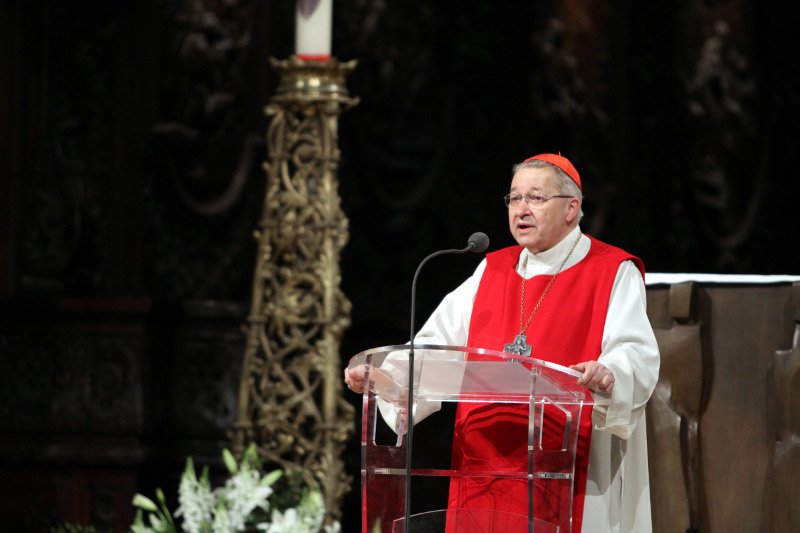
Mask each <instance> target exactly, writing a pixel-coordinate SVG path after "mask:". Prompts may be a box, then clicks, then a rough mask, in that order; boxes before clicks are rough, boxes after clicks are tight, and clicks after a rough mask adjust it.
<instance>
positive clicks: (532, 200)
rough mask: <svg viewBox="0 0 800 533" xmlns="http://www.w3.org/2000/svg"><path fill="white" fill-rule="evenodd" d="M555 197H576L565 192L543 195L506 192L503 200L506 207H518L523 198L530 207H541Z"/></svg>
mask: <svg viewBox="0 0 800 533" xmlns="http://www.w3.org/2000/svg"><path fill="white" fill-rule="evenodd" d="M553 198H574V196H569V195H564V194H554V195H552V196H542V195H541V194H531V193H528V194H526V195H525V196H523V195H521V194H506V195H505V196H503V201H505V203H506V207H517V206H518V205H519V203H520V201H521V200H525V203H526V204H528V206H529V207H541V206H543V205H544V204H545V203H546V202H547V201H548V200H552V199H553Z"/></svg>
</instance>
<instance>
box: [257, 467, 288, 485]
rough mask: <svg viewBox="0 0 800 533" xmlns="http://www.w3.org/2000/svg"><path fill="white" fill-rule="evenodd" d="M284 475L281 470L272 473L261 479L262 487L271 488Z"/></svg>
mask: <svg viewBox="0 0 800 533" xmlns="http://www.w3.org/2000/svg"><path fill="white" fill-rule="evenodd" d="M282 475H283V472H282V471H281V470H273V471H272V472H270V473H269V474H267V475H266V476H264V477H263V478H262V479H261V483H260V485H261V486H263V487H269V486H270V485H272V484H273V483H275V482H276V481H278V480H279V479H280V478H281V476H282Z"/></svg>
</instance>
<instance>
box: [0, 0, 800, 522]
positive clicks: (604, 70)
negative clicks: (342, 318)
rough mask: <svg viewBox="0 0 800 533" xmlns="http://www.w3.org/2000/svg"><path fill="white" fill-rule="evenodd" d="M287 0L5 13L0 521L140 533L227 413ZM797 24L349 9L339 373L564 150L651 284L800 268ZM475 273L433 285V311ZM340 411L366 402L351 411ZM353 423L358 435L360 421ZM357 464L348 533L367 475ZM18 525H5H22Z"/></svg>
mask: <svg viewBox="0 0 800 533" xmlns="http://www.w3.org/2000/svg"><path fill="white" fill-rule="evenodd" d="M294 10H295V3H294V2H292V1H289V0H282V1H281V0H112V1H107V2H92V1H88V0H76V1H72V2H59V1H54V0H9V1H6V2H3V3H2V5H1V6H0V162H1V163H2V164H0V491H2V492H1V493H0V523H2V524H4V527H3V529H4V530H7V531H15V530H19V531H26V530H28V531H39V530H47V529H48V528H49V527H51V526H52V525H54V524H57V523H60V522H63V521H72V522H82V523H85V524H88V523H93V524H96V525H97V526H98V527H102V528H107V529H114V530H118V529H120V528H121V529H125V528H126V527H127V524H129V523H130V520H131V519H132V516H133V510H132V508H131V506H130V498H131V497H132V495H133V493H134V492H137V491H140V492H147V491H150V492H152V490H153V487H155V486H164V487H170V486H173V485H174V484H175V483H176V480H177V477H178V475H179V474H180V471H181V469H182V467H183V462H184V460H185V457H186V456H187V455H191V456H193V457H195V460H196V462H202V463H204V464H210V465H212V466H213V465H217V466H219V457H220V454H219V452H220V450H221V448H222V447H224V446H227V445H228V443H229V433H228V431H229V430H230V429H231V426H232V423H233V421H234V417H235V414H236V406H237V403H236V402H237V394H238V386H239V378H240V371H241V362H242V355H243V350H244V348H243V335H242V326H243V324H244V322H245V319H246V314H247V310H248V308H249V304H250V297H251V294H250V292H251V291H250V287H251V282H252V277H253V267H254V262H255V249H256V244H255V241H254V239H253V230H254V229H255V228H256V226H257V223H258V218H259V214H260V212H261V209H262V202H263V197H264V191H265V174H264V171H263V169H262V163H263V162H264V161H265V160H266V158H267V153H266V147H265V142H264V138H265V132H266V128H267V126H268V124H269V121H268V118H267V117H266V116H265V114H264V112H263V108H264V106H265V105H266V104H267V103H268V101H269V99H270V98H271V97H272V96H273V95H274V93H275V88H276V86H277V84H278V74H277V73H276V71H275V70H274V69H273V68H272V67H271V66H270V64H269V58H271V57H274V58H278V59H286V58H288V57H289V56H290V55H291V54H292V53H293V42H294V41H293V39H294V37H293V35H294ZM798 23H800V12H798V8H797V6H796V4H795V3H794V2H790V1H788V0H777V1H775V2H771V3H770V4H769V7H766V6H765V5H764V4H763V3H759V2H754V1H747V0H727V1H726V0H684V1H678V2H636V1H632V0H620V1H615V2H590V1H587V0H565V1H561V2H556V1H502V2H485V1H470V0H467V1H460V2H456V1H452V0H440V1H436V2H431V1H425V0H404V1H388V0H335V2H334V7H333V55H334V56H335V57H336V58H338V59H339V60H342V61H346V60H351V59H352V60H356V61H357V62H358V64H357V66H356V68H355V70H354V71H353V72H352V74H350V75H349V76H348V78H347V85H348V87H349V90H350V94H351V95H352V96H355V97H358V98H359V99H360V103H359V104H358V105H357V106H356V107H354V108H352V109H350V110H347V111H345V112H344V113H343V114H342V116H341V119H340V122H339V134H340V139H339V148H340V150H341V161H340V166H339V173H338V176H339V180H340V191H339V193H340V196H341V201H342V208H343V210H344V212H345V214H346V216H347V218H348V219H349V242H348V244H347V245H346V247H345V248H344V251H343V256H342V262H341V273H342V285H341V286H342V290H343V291H344V293H345V295H346V296H347V298H349V299H350V301H351V302H352V312H351V318H352V324H351V325H350V327H349V328H348V329H347V331H346V332H345V334H344V338H343V340H342V346H341V360H342V363H343V364H344V363H346V361H347V360H348V359H349V357H350V356H351V355H353V354H355V353H356V352H358V351H361V350H364V349H366V348H370V347H373V346H380V345H386V344H394V343H400V342H404V341H405V340H406V338H407V336H408V335H407V332H408V317H409V303H410V298H409V289H410V284H411V278H412V276H413V273H414V270H415V268H416V266H417V264H418V262H419V261H420V260H421V259H422V258H423V257H424V256H425V255H427V254H429V253H431V252H433V251H434V250H437V249H441V248H460V247H463V246H464V245H465V244H466V238H467V237H468V236H469V235H470V234H471V233H472V232H475V231H484V232H486V233H487V234H488V235H489V237H490V239H491V246H490V248H491V249H497V248H500V247H502V246H505V245H509V244H512V239H511V237H510V234H509V232H508V227H507V218H506V208H505V207H504V205H503V203H502V196H503V195H504V194H505V193H506V192H507V190H508V184H509V181H510V177H511V166H512V165H513V164H514V163H516V162H519V161H521V160H522V159H525V158H526V157H528V156H530V155H534V154H537V153H540V152H558V151H560V152H561V153H562V154H563V155H565V156H567V157H569V158H570V159H571V160H572V161H573V162H574V164H575V165H576V167H577V168H578V170H579V171H580V173H581V176H582V179H583V183H584V194H585V205H584V211H585V213H586V217H585V219H584V222H583V223H582V228H583V230H584V231H585V232H587V233H589V234H591V235H593V236H595V237H597V238H599V239H601V240H604V241H606V242H609V243H612V244H615V245H618V246H620V247H622V248H625V249H626V250H628V251H630V252H632V253H634V254H636V255H638V256H640V257H641V258H642V259H643V260H644V262H645V265H646V267H647V269H648V271H650V272H701V273H752V274H797V273H798V265H800V246H798V230H797V228H798V227H800V215H798V211H800V210H798V208H797V199H798V186H797V180H796V177H795V176H796V171H795V170H794V166H793V165H794V164H795V159H796V155H797V154H798V153H799V152H800V135H798V133H800V132H799V131H798V130H800V126H799V125H798V124H799V123H798V118H799V117H800V58H799V57H798V55H797V54H796V53H794V52H791V50H794V49H795V48H794V46H795V45H792V44H791V43H792V42H794V41H795V39H796V33H795V32H796V28H797V27H798ZM479 260H480V257H478V256H470V257H464V256H461V257H457V256H451V257H444V258H439V259H437V260H436V261H437V263H436V265H431V267H430V268H428V269H427V270H426V271H424V273H423V275H422V277H421V278H420V282H419V285H418V309H417V316H418V317H420V320H423V317H425V316H427V314H428V313H430V311H432V309H433V307H434V306H435V304H436V303H437V302H438V300H439V299H440V298H441V297H442V296H443V295H444V294H445V293H447V292H448V291H450V290H452V289H453V288H455V287H456V286H457V285H458V284H459V283H460V281H461V280H462V279H463V278H464V277H465V276H466V275H467V274H468V273H470V272H471V271H472V269H474V267H475V266H476V265H477V263H478V261H479ZM348 400H350V401H352V403H353V405H354V406H356V407H358V402H359V401H360V399H359V398H357V397H355V396H354V395H349V396H348ZM353 423H354V426H353V427H354V428H355V421H354V422H353ZM355 441H356V437H355V436H354V437H353V444H352V446H349V447H348V450H347V452H346V454H345V458H344V459H345V464H346V467H347V469H348V472H349V473H350V474H351V475H353V476H354V484H353V488H354V491H352V492H351V493H350V495H349V496H348V497H347V498H346V500H345V502H344V506H345V507H344V509H343V511H344V519H343V526H344V530H345V531H353V530H354V528H356V527H357V525H356V524H358V520H359V515H358V493H357V486H358V464H359V455H358V449H357V446H356V444H357V443H356V442H355ZM6 526H7V527H6Z"/></svg>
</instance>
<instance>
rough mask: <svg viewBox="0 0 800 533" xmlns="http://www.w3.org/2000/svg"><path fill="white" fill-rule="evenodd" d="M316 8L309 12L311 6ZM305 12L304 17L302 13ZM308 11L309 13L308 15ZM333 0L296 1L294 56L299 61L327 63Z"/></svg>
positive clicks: (329, 52)
mask: <svg viewBox="0 0 800 533" xmlns="http://www.w3.org/2000/svg"><path fill="white" fill-rule="evenodd" d="M315 3H316V6H315V7H314V8H313V11H311V6H313V5H314V4H315ZM304 11H306V15H308V17H307V18H306V16H304V14H303V12H304ZM308 11H311V12H310V13H308ZM332 11H333V0H317V2H315V1H314V0H297V6H296V9H295V34H294V49H295V54H297V55H298V57H300V59H305V60H317V61H327V60H328V59H330V57H331V26H332V25H333V22H332V19H333V17H332V16H331V14H332Z"/></svg>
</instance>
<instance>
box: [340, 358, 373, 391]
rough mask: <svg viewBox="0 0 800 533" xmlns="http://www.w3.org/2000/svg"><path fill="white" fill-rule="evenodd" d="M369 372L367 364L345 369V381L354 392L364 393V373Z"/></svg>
mask: <svg viewBox="0 0 800 533" xmlns="http://www.w3.org/2000/svg"><path fill="white" fill-rule="evenodd" d="M366 373H367V365H358V366H354V367H353V368H345V369H344V382H345V384H346V385H347V388H349V389H350V390H351V391H353V392H357V393H358V394H362V393H363V392H364V375H365V374H366Z"/></svg>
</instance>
